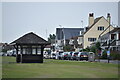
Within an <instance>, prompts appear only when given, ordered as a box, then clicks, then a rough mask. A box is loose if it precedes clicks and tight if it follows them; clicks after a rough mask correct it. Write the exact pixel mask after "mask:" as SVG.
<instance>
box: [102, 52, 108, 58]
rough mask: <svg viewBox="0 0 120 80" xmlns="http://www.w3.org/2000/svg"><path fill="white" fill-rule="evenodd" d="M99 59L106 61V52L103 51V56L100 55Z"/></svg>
mask: <svg viewBox="0 0 120 80" xmlns="http://www.w3.org/2000/svg"><path fill="white" fill-rule="evenodd" d="M101 59H107V53H106V50H104V51H103V54H102V56H101Z"/></svg>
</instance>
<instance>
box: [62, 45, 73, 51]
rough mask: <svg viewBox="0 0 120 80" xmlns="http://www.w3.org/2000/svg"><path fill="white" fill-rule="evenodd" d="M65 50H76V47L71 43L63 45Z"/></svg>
mask: <svg viewBox="0 0 120 80" xmlns="http://www.w3.org/2000/svg"><path fill="white" fill-rule="evenodd" d="M63 50H64V51H74V48H73V46H71V45H66V46H64V47H63Z"/></svg>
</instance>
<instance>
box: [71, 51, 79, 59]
mask: <svg viewBox="0 0 120 80" xmlns="http://www.w3.org/2000/svg"><path fill="white" fill-rule="evenodd" d="M78 53H79V52H73V53H72V60H77V56H78Z"/></svg>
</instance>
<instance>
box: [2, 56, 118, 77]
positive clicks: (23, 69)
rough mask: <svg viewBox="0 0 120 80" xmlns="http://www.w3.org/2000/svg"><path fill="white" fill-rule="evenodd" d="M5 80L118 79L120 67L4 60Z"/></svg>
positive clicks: (103, 64)
mask: <svg viewBox="0 0 120 80" xmlns="http://www.w3.org/2000/svg"><path fill="white" fill-rule="evenodd" d="M2 61H3V64H2V71H3V72H2V77H3V78H118V65H117V64H108V63H98V62H80V61H63V60H52V59H45V60H44V63H15V57H3V58H2Z"/></svg>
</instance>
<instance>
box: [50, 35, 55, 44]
mask: <svg viewBox="0 0 120 80" xmlns="http://www.w3.org/2000/svg"><path fill="white" fill-rule="evenodd" d="M55 38H56V35H55V34H50V35H49V37H48V42H50V43H55Z"/></svg>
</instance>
